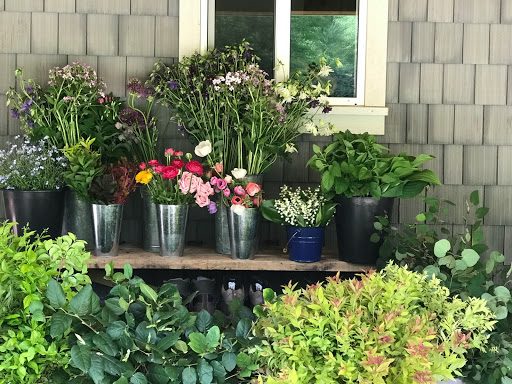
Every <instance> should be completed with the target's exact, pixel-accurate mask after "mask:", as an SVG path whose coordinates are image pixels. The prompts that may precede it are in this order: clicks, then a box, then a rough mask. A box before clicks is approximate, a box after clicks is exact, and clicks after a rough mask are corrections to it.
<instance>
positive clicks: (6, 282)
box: [0, 223, 90, 384]
mask: <svg viewBox="0 0 512 384" xmlns="http://www.w3.org/2000/svg"><path fill="white" fill-rule="evenodd" d="M12 226H13V224H12V223H3V224H2V225H1V226H0V266H1V268H0V382H2V383H10V384H31V383H38V384H40V383H57V382H59V381H58V379H57V375H58V374H59V373H60V371H61V370H62V369H64V368H66V366H67V363H68V361H69V348H68V346H67V343H66V342H65V340H63V339H62V337H63V335H64V334H65V331H66V330H67V328H66V329H65V330H64V329H61V330H62V332H59V333H57V334H56V329H55V326H54V325H53V323H50V321H48V320H49V318H48V315H49V313H50V312H51V311H50V308H49V307H50V306H52V305H55V304H56V303H60V302H63V301H65V300H71V299H72V298H73V296H74V295H75V292H76V289H79V288H80V287H82V286H84V285H86V284H88V283H90V280H89V277H88V276H87V259H88V258H89V253H88V252H86V251H85V243H84V242H83V241H79V240H76V238H75V236H74V235H72V234H69V235H67V236H62V237H59V238H57V239H55V240H52V239H46V238H44V237H36V235H35V234H34V232H29V231H28V230H27V231H25V232H24V233H23V234H22V235H20V236H15V235H13V234H12V233H11V229H12ZM53 279H58V280H59V281H60V284H59V291H58V294H55V289H54V281H55V280H53ZM62 328H63V327H62ZM51 333H52V334H55V336H58V337H57V338H56V339H54V340H51V339H50V337H49V335H50V334H51Z"/></svg>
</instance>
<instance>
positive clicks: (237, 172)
mask: <svg viewBox="0 0 512 384" xmlns="http://www.w3.org/2000/svg"><path fill="white" fill-rule="evenodd" d="M231 174H232V175H233V177H234V178H235V179H243V178H244V177H245V176H246V175H247V171H246V170H245V169H243V168H234V169H233V170H232V171H231Z"/></svg>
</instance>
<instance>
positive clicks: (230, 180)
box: [224, 175, 233, 184]
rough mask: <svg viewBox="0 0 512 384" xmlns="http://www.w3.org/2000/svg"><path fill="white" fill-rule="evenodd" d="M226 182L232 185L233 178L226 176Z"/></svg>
mask: <svg viewBox="0 0 512 384" xmlns="http://www.w3.org/2000/svg"><path fill="white" fill-rule="evenodd" d="M224 180H225V181H226V183H228V184H231V182H232V181H233V178H232V177H231V175H226V176H224Z"/></svg>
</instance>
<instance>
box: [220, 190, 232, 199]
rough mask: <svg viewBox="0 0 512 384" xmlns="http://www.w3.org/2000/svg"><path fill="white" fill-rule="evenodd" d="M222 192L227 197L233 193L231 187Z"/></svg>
mask: <svg viewBox="0 0 512 384" xmlns="http://www.w3.org/2000/svg"><path fill="white" fill-rule="evenodd" d="M222 193H223V194H224V196H225V197H229V195H231V191H230V190H229V188H226V189H225V190H223V191H222Z"/></svg>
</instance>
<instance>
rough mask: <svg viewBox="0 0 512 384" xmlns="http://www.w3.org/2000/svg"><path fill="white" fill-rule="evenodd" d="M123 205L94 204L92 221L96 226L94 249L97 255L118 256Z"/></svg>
mask: <svg viewBox="0 0 512 384" xmlns="http://www.w3.org/2000/svg"><path fill="white" fill-rule="evenodd" d="M122 220H123V205H121V204H111V205H105V204H92V221H93V227H94V250H93V253H94V255H96V256H117V255H118V254H119V238H120V237H121V222H122Z"/></svg>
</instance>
